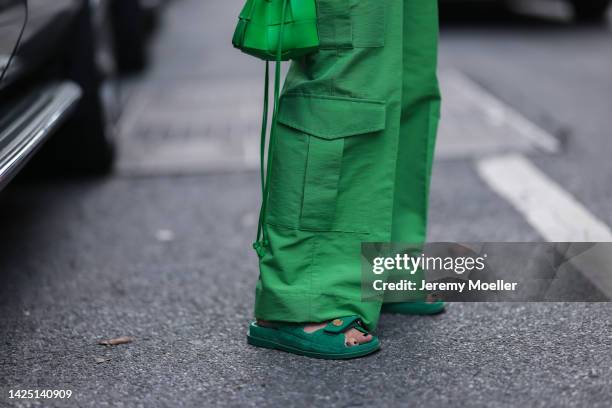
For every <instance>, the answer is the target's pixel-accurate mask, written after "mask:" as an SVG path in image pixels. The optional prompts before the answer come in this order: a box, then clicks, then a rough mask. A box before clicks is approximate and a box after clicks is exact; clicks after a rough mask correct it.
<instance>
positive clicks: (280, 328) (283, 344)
mask: <svg viewBox="0 0 612 408" xmlns="http://www.w3.org/2000/svg"><path fill="white" fill-rule="evenodd" d="M351 328H355V329H357V330H359V331H361V332H362V333H364V334H365V333H367V330H365V329H364V328H363V327H362V325H361V321H360V318H359V317H358V316H346V317H341V318H338V319H334V320H333V321H331V322H329V323H328V324H327V326H325V327H324V328H323V329H321V330H317V331H315V332H312V333H307V332H305V331H304V325H303V324H286V323H284V324H283V323H279V324H277V325H275V327H263V326H258V325H257V323H255V322H253V323H251V325H250V326H249V333H248V334H247V341H248V343H249V344H251V345H254V346H257V347H265V348H270V349H276V350H282V351H287V352H290V353H294V354H299V355H303V356H308V357H314V358H323V359H334V360H340V359H349V358H357V357H363V356H365V355H368V354H371V353H373V352H375V351H376V350H378V349H379V348H380V343H379V341H378V338H377V337H375V336H372V340H370V341H368V342H366V343H362V344H355V345H347V344H346V337H345V335H344V333H345V332H346V331H347V330H349V329H351Z"/></svg>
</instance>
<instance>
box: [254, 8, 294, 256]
mask: <svg viewBox="0 0 612 408" xmlns="http://www.w3.org/2000/svg"><path fill="white" fill-rule="evenodd" d="M288 2H289V0H285V1H283V8H282V12H281V22H280V27H279V32H278V42H277V47H276V67H275V72H274V110H273V111H272V125H271V126H270V139H269V141H268V158H267V162H266V163H264V161H265V160H264V156H265V153H266V130H267V127H268V126H267V125H268V104H269V102H268V86H269V82H270V79H269V77H270V75H269V73H270V68H269V62H268V61H266V77H265V81H264V86H265V89H264V108H263V119H262V121H261V124H262V126H261V141H260V146H259V150H260V158H259V164H260V177H261V207H260V209H259V220H258V224H257V237H256V239H255V242H254V243H253V249H255V252H257V256H258V257H259V258H260V259H261V258H263V256H264V255H265V248H266V247H267V246H268V234H267V231H266V227H265V224H266V208H267V206H268V197H269V195H270V183H269V180H270V175H271V174H272V161H273V157H272V156H273V152H274V147H275V146H276V123H277V115H278V107H279V99H280V79H281V78H280V77H281V61H282V53H283V30H284V26H285V17H286V13H287V3H288ZM264 167H265V168H264Z"/></svg>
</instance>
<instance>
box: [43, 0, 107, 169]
mask: <svg viewBox="0 0 612 408" xmlns="http://www.w3.org/2000/svg"><path fill="white" fill-rule="evenodd" d="M83 4H84V6H83V7H82V9H81V11H80V12H79V15H78V17H77V18H76V20H75V25H74V27H73V30H72V32H71V33H70V38H71V39H72V40H71V42H70V43H69V47H67V50H66V55H65V56H64V58H63V62H62V63H61V64H60V68H59V69H61V71H62V76H63V77H65V78H67V79H70V80H72V81H73V82H75V83H77V84H78V85H79V86H80V87H81V90H82V98H81V100H80V101H79V103H78V105H77V107H76V109H75V111H74V113H73V115H72V118H71V119H70V120H69V121H68V122H66V124H65V125H64V126H63V127H62V128H61V129H60V131H59V132H58V133H57V134H56V135H54V137H53V138H51V140H49V142H48V143H47V144H46V145H45V146H44V148H43V151H41V154H40V156H41V160H42V161H43V163H44V165H45V167H46V168H49V169H51V170H52V172H59V173H63V174H66V173H68V174H106V173H108V172H110V171H111V170H112V168H113V163H114V159H115V142H116V140H115V139H116V138H115V126H114V122H113V120H112V119H113V118H112V117H111V115H110V114H109V112H108V109H107V107H106V106H105V104H104V101H103V96H104V95H103V93H104V89H105V81H106V78H105V76H104V74H103V73H102V72H101V70H100V67H99V66H98V64H97V62H96V50H97V48H96V47H97V43H96V36H95V33H94V28H93V21H92V15H91V9H90V8H89V6H88V5H87V4H88V3H87V2H83Z"/></svg>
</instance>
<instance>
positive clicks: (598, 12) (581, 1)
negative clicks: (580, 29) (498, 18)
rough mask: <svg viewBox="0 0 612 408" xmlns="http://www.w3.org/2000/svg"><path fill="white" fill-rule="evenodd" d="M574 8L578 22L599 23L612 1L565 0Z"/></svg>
mask: <svg viewBox="0 0 612 408" xmlns="http://www.w3.org/2000/svg"><path fill="white" fill-rule="evenodd" d="M520 1H523V2H524V1H525V0H442V1H441V4H442V6H444V5H445V4H457V3H497V4H506V5H512V3H516V2H520ZM564 1H566V2H567V3H569V5H570V6H571V7H572V9H573V11H574V18H575V20H576V21H578V22H598V21H602V20H603V19H605V17H606V15H607V11H608V8H609V6H610V4H611V3H612V0H564Z"/></svg>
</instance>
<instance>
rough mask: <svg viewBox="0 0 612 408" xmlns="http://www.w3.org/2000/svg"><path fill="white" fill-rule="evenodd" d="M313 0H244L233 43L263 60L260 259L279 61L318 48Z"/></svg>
mask: <svg viewBox="0 0 612 408" xmlns="http://www.w3.org/2000/svg"><path fill="white" fill-rule="evenodd" d="M317 24H318V22H317V6H316V0H247V2H246V4H245V5H244V7H243V9H242V12H241V13H240V17H239V20H238V25H237V27H236V31H235V32H234V37H233V39H232V43H233V44H234V47H236V48H238V49H240V50H241V51H243V52H245V53H247V54H249V55H253V56H255V57H257V58H261V59H263V60H265V61H266V76H265V81H264V87H265V88H264V108H263V119H262V124H261V142H260V176H261V195H262V203H261V208H260V210H259V223H258V226H257V238H256V239H255V242H254V243H253V248H254V249H255V251H256V252H257V255H258V256H259V257H260V258H261V257H263V255H264V251H265V248H266V246H267V245H268V240H267V234H266V230H265V216H266V206H267V203H268V196H269V186H268V180H269V179H270V174H271V171H272V152H273V151H274V146H275V144H276V138H275V133H276V132H275V130H276V122H277V120H276V117H277V113H278V105H279V95H280V78H281V61H286V60H289V59H296V58H299V57H302V56H304V55H306V54H309V53H311V52H314V51H316V50H317V49H318V48H319V32H318V26H317ZM271 60H272V61H276V67H275V68H276V69H275V79H274V111H273V113H272V126H271V127H270V139H269V142H268V155H267V160H266V161H265V162H264V160H265V159H264V158H265V157H266V131H267V129H268V88H269V82H270V79H269V78H270V75H269V73H270V66H269V61H271Z"/></svg>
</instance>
